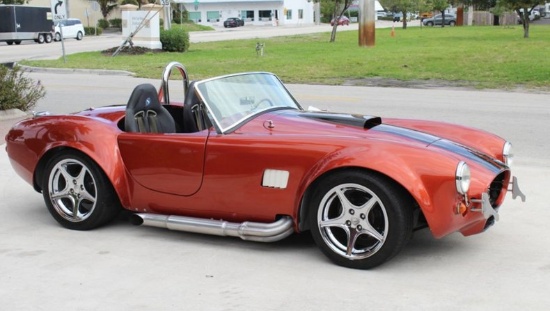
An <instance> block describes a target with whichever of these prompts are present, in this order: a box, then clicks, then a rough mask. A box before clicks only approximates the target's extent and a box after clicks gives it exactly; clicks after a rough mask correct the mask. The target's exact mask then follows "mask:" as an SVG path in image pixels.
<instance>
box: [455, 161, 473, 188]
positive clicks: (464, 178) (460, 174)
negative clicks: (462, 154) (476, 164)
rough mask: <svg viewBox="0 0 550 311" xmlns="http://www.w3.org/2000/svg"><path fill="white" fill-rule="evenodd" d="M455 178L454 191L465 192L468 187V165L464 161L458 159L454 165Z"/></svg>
mask: <svg viewBox="0 0 550 311" xmlns="http://www.w3.org/2000/svg"><path fill="white" fill-rule="evenodd" d="M455 180H456V191H458V193H460V194H466V193H467V192H468V189H470V167H469V166H468V164H466V162H464V161H460V162H459V163H458V165H457V166H456V173H455Z"/></svg>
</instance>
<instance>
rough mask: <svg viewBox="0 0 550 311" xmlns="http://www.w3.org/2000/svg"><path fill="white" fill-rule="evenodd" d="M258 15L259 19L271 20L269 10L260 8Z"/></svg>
mask: <svg viewBox="0 0 550 311" xmlns="http://www.w3.org/2000/svg"><path fill="white" fill-rule="evenodd" d="M258 15H259V17H260V20H261V21H270V20H271V10H260V11H258Z"/></svg>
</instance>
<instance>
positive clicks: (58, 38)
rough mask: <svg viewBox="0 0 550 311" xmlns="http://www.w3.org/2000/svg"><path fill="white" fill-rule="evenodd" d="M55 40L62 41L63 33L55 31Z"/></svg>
mask: <svg viewBox="0 0 550 311" xmlns="http://www.w3.org/2000/svg"><path fill="white" fill-rule="evenodd" d="M54 40H55V41H61V34H60V33H59V32H56V33H55V39H54Z"/></svg>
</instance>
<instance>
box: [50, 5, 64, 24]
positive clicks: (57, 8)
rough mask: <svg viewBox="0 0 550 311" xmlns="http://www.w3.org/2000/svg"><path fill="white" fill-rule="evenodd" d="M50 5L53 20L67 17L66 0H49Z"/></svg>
mask: <svg viewBox="0 0 550 311" xmlns="http://www.w3.org/2000/svg"><path fill="white" fill-rule="evenodd" d="M50 1H51V3H50V7H51V9H52V17H53V21H54V22H57V21H60V20H64V19H67V4H66V1H67V0H50Z"/></svg>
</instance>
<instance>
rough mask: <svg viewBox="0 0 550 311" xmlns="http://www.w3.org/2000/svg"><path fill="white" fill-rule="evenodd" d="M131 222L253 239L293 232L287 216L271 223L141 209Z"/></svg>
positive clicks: (273, 238) (270, 239) (275, 238)
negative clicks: (178, 214) (233, 220)
mask: <svg viewBox="0 0 550 311" xmlns="http://www.w3.org/2000/svg"><path fill="white" fill-rule="evenodd" d="M130 222H131V223H132V224H134V225H136V226H140V225H144V226H151V227H157V228H164V229H170V230H176V231H185V232H194V233H202V234H210V235H219V236H233V237H239V238H241V239H243V240H247V241H255V242H276V241H279V240H282V239H284V238H286V237H288V236H289V235H291V234H292V233H294V228H293V226H294V222H293V221H292V218H290V217H288V216H284V217H282V218H281V219H279V220H277V221H275V222H272V223H260V222H250V221H245V222H243V223H234V222H228V221H224V220H214V219H204V218H194V217H186V216H174V215H159V214H147V213H141V214H133V215H132V217H131V218H130Z"/></svg>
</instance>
